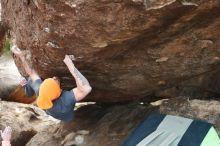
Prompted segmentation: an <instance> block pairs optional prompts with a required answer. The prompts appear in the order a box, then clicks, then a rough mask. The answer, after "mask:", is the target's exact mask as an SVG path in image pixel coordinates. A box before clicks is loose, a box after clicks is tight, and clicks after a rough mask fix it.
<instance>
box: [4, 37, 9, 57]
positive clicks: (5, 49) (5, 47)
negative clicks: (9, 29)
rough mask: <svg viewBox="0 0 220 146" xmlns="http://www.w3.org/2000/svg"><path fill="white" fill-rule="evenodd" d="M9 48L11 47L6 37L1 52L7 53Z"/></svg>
mask: <svg viewBox="0 0 220 146" xmlns="http://www.w3.org/2000/svg"><path fill="white" fill-rule="evenodd" d="M10 48H11V40H10V39H6V40H5V43H4V46H3V53H6V54H8V53H9V52H10Z"/></svg>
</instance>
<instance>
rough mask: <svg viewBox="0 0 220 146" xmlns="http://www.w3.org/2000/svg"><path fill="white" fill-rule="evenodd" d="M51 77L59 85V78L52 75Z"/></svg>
mask: <svg viewBox="0 0 220 146" xmlns="http://www.w3.org/2000/svg"><path fill="white" fill-rule="evenodd" d="M53 79H54V81H56V82H57V84H59V85H60V78H59V77H57V76H54V77H53Z"/></svg>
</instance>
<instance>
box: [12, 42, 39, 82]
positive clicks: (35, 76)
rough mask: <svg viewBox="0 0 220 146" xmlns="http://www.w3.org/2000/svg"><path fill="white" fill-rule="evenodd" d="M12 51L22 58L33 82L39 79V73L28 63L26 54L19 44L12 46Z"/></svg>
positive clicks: (23, 64)
mask: <svg viewBox="0 0 220 146" xmlns="http://www.w3.org/2000/svg"><path fill="white" fill-rule="evenodd" d="M11 51H12V52H13V53H14V54H15V55H16V56H17V57H18V58H19V59H20V60H21V62H22V66H23V67H24V69H25V72H26V73H27V74H28V75H29V77H30V78H31V80H32V81H33V82H34V81H36V80H37V79H40V77H39V75H38V74H37V73H36V71H35V70H34V69H33V67H32V66H31V65H30V64H29V63H28V61H27V60H26V59H25V56H24V54H23V53H22V51H21V50H20V49H19V48H18V47H17V46H15V45H14V46H12V48H11Z"/></svg>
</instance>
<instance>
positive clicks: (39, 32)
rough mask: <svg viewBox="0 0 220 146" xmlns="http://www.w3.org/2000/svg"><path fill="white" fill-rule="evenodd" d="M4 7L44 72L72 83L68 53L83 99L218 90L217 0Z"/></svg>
mask: <svg viewBox="0 0 220 146" xmlns="http://www.w3.org/2000/svg"><path fill="white" fill-rule="evenodd" d="M2 12H3V14H2V17H3V20H4V22H5V23H6V24H7V25H8V27H9V28H10V31H11V33H12V34H13V35H14V36H15V37H16V39H17V44H18V46H19V47H20V48H22V49H25V50H28V52H29V53H30V55H31V58H32V60H31V61H32V63H33V65H34V67H35V68H36V70H37V71H38V73H39V74H40V75H41V76H42V78H47V77H51V76H53V75H58V76H60V77H61V78H62V85H63V87H64V88H72V87H73V86H74V80H73V78H72V77H71V75H70V73H68V70H67V68H66V67H65V65H64V63H63V62H62V60H63V58H64V55H65V54H71V55H74V57H75V61H74V62H75V65H76V66H77V67H78V68H79V70H80V71H82V73H83V74H84V75H85V76H86V77H87V78H88V80H89V81H90V82H91V85H92V87H93V92H92V94H90V96H89V97H88V98H86V99H87V101H98V102H119V101H128V100H139V99H142V100H146V101H150V100H153V98H152V97H154V96H157V97H171V96H173V97H174V96H176V95H179V94H180V93H184V94H185V93H187V94H191V93H192V92H193V94H194V93H195V95H196V96H200V95H201V94H202V95H203V96H206V95H209V94H218V95H219V94H220V90H219V85H220V84H219V82H220V68H219V66H220V63H219V62H220V49H219V48H220V37H219V35H220V31H219V30H220V1H219V0H114V1H108V0H101V1H97V0H75V1H72V0H59V1H58V0H50V1H46V0H14V1H2ZM16 62H17V66H18V67H19V69H20V72H21V73H22V74H24V72H23V70H22V68H21V66H20V62H19V61H16ZM183 87H185V89H184V90H183V91H184V92H183V91H182V88H183ZM185 91H186V92H185ZM191 91H192V92H191Z"/></svg>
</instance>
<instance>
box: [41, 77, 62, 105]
mask: <svg viewBox="0 0 220 146" xmlns="http://www.w3.org/2000/svg"><path fill="white" fill-rule="evenodd" d="M60 94H61V89H60V86H59V84H58V83H57V82H56V81H55V80H54V79H52V78H48V79H46V80H44V81H43V83H42V84H41V85H40V89H39V96H38V98H37V106H38V107H40V108H42V109H50V108H51V107H52V106H53V102H52V101H53V100H54V99H57V98H58V97H59V96H60Z"/></svg>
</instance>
